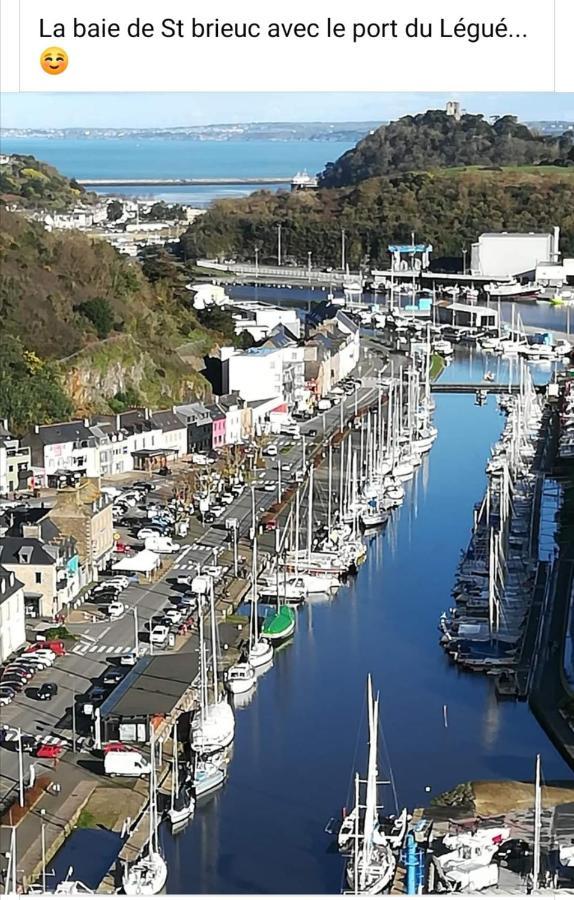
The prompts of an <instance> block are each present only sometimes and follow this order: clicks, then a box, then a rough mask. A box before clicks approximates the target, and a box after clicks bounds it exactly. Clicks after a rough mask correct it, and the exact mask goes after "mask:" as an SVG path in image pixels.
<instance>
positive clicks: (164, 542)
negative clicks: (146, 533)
mask: <svg viewBox="0 0 574 900" xmlns="http://www.w3.org/2000/svg"><path fill="white" fill-rule="evenodd" d="M144 547H145V549H146V550H153V551H154V553H177V551H178V550H179V547H180V545H179V544H174V542H173V541H172V539H171V538H169V537H162V536H161V535H159V534H158V535H155V536H154V537H148V538H146V539H145V543H144Z"/></svg>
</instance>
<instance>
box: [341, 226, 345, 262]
mask: <svg viewBox="0 0 574 900" xmlns="http://www.w3.org/2000/svg"><path fill="white" fill-rule="evenodd" d="M341 271H342V272H344V271H345V229H344V228H341Z"/></svg>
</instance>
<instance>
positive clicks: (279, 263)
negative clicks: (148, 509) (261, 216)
mask: <svg viewBox="0 0 574 900" xmlns="http://www.w3.org/2000/svg"><path fill="white" fill-rule="evenodd" d="M276 227H277V265H278V266H280V265H281V225H277V226H276Z"/></svg>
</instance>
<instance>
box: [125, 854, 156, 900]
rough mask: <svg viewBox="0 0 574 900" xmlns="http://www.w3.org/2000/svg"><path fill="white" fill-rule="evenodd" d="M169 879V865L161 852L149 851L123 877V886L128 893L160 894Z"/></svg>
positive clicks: (147, 895)
mask: <svg viewBox="0 0 574 900" xmlns="http://www.w3.org/2000/svg"><path fill="white" fill-rule="evenodd" d="M166 881H167V865H166V862H165V860H164V858H163V857H162V856H161V855H160V854H159V853H149V854H148V855H147V856H144V857H142V859H141V860H140V861H139V862H137V863H134V864H133V865H131V866H130V867H129V869H128V870H127V871H126V873H125V874H124V877H123V878H122V887H123V889H124V892H125V893H126V894H128V895H135V896H142V897H143V896H146V897H152V896H154V895H155V894H160V893H161V892H162V891H163V889H164V887H165V883H166Z"/></svg>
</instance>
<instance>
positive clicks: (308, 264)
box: [307, 250, 311, 281]
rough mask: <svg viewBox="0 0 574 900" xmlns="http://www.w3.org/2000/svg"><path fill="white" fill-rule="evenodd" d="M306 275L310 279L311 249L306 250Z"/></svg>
mask: <svg viewBox="0 0 574 900" xmlns="http://www.w3.org/2000/svg"><path fill="white" fill-rule="evenodd" d="M307 277H308V278H309V281H311V251H310V250H308V251H307Z"/></svg>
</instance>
